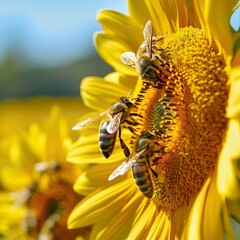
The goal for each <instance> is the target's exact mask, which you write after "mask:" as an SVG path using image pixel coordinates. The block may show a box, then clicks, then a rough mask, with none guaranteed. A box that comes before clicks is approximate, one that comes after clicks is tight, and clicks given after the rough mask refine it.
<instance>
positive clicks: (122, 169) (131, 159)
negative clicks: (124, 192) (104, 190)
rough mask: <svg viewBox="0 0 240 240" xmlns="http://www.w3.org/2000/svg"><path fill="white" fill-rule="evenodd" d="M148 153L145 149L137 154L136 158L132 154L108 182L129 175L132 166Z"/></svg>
mask: <svg viewBox="0 0 240 240" xmlns="http://www.w3.org/2000/svg"><path fill="white" fill-rule="evenodd" d="M145 151H146V148H143V149H142V150H141V151H140V152H138V153H137V154H135V156H134V157H133V154H131V155H130V156H129V157H128V158H127V160H125V161H124V162H122V164H121V165H120V166H118V167H117V168H116V169H115V170H114V171H113V172H112V174H111V175H110V176H109V177H108V181H112V180H113V179H114V178H117V177H119V176H122V175H124V174H125V173H127V172H128V171H129V170H130V169H131V168H132V166H133V165H134V163H135V162H136V161H137V160H138V159H139V157H140V156H141V155H142V154H143V153H144V152H145Z"/></svg>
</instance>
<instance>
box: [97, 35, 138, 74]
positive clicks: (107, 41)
mask: <svg viewBox="0 0 240 240" xmlns="http://www.w3.org/2000/svg"><path fill="white" fill-rule="evenodd" d="M95 44H96V48H97V50H98V53H99V54H100V56H101V57H102V58H103V59H104V60H105V61H106V62H107V63H108V64H109V65H110V66H112V67H113V68H114V69H115V70H116V71H118V72H120V73H124V74H126V75H130V76H137V72H136V70H135V69H134V68H131V67H129V66H126V65H125V64H123V63H122V62H121V60H120V56H121V54H122V53H124V52H127V51H129V50H130V49H131V48H130V46H129V45H128V44H127V43H125V42H123V41H121V39H119V40H116V37H115V36H113V35H110V34H106V33H98V34H96V36H95Z"/></svg>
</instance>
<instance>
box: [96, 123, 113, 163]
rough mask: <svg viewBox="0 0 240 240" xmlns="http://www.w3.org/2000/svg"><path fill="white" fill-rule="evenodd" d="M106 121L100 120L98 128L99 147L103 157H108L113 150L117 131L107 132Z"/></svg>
mask: <svg viewBox="0 0 240 240" xmlns="http://www.w3.org/2000/svg"><path fill="white" fill-rule="evenodd" d="M108 124H109V122H108V121H106V122H102V123H101V125H100V129H99V148H100V151H101V153H102V154H103V155H104V157H105V158H109V157H110V156H111V154H112V152H113V149H114V146H115V142H116V136H117V132H114V133H112V134H111V133H109V132H108V131H107V129H106V127H107V125H108Z"/></svg>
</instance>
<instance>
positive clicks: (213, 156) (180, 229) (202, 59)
mask: <svg viewBox="0 0 240 240" xmlns="http://www.w3.org/2000/svg"><path fill="white" fill-rule="evenodd" d="M235 5H236V2H234V1H231V2H228V3H226V2H225V1H221V2H219V3H218V4H216V3H215V2H214V1H191V2H190V3H188V4H187V3H186V2H185V1H175V0H172V1H168V2H166V1H147V0H146V1H142V2H141V3H139V2H137V1H134V0H129V1H128V6H129V15H128V16H126V15H123V14H121V13H118V12H114V11H109V10H103V11H101V12H100V13H99V15H98V20H99V22H100V23H101V24H102V26H103V29H104V32H103V33H98V34H97V35H96V47H97V50H98V52H99V54H100V55H101V56H102V58H103V59H104V60H106V61H107V62H108V63H109V64H110V65H111V66H112V67H113V68H114V69H115V70H116V72H115V73H111V74H109V75H108V76H106V77H105V78H104V79H101V78H97V77H88V78H86V79H84V80H83V82H82V84H81V94H82V97H83V99H84V101H85V103H86V105H87V106H89V107H92V108H93V109H94V110H98V111H102V112H101V113H100V114H99V115H96V116H97V117H92V118H88V119H87V120H85V121H83V122H81V123H80V124H79V125H78V126H80V127H79V128H81V136H80V138H79V140H78V141H77V142H76V143H75V144H74V145H73V148H72V149H70V151H69V154H68V159H69V161H71V162H75V163H82V164H86V163H88V164H90V166H89V168H87V169H86V171H84V172H83V173H82V174H81V175H80V177H79V178H78V180H77V181H76V183H75V186H74V189H75V190H76V191H77V192H78V193H80V194H83V195H86V198H84V199H83V200H82V201H81V202H80V203H79V204H78V205H77V206H76V207H75V209H74V210H73V211H72V213H71V215H70V217H69V227H70V228H78V227H83V226H88V225H93V226H94V227H93V231H92V233H91V239H160V238H161V239H165V238H166V239H180V238H181V239H214V238H216V233H218V234H217V238H218V239H224V234H227V235H228V236H229V237H230V238H234V232H233V230H232V227H231V223H232V222H231V221H232V220H231V217H234V219H236V220H237V221H239V220H240V208H239V199H240V187H239V174H238V171H239V168H238V167H237V166H238V165H237V162H238V160H239V157H240V154H239V149H240V146H239V137H240V131H239V106H240V105H239V103H240V101H239V93H237V92H236V91H237V89H239V88H238V87H239V81H240V75H239V70H240V61H239V58H237V54H238V52H239V51H236V50H234V49H235V48H234V46H235V45H236V44H237V41H239V40H237V39H239V36H240V35H239V32H233V31H232V29H231V27H230V24H229V19H230V16H231V13H232V10H233V9H234V6H235ZM216 6H217V12H216V10H213V9H214V8H215V7H216ZM210 15H211V18H210ZM213 15H216V16H215V17H216V18H215V17H213ZM217 19H221V21H218V20H217ZM119 59H121V60H122V62H121V61H120V60H119ZM236 71H238V73H237V72H236ZM100 84H101V86H102V88H101V89H99V88H98V86H99V85H100ZM109 90H111V91H110V92H109ZM106 94H108V95H107V96H108V97H107V98H106V97H105V96H106ZM103 96H104V99H106V100H103V101H101V103H102V104H101V106H100V104H99V99H101V98H103ZM120 96H125V97H126V96H127V99H129V101H131V103H132V105H131V107H129V106H128V105H127V104H126V101H123V99H124V98H120V100H117V99H119V97H120ZM110 100H112V102H114V101H115V102H116V103H115V104H114V105H112V107H110V108H109V106H110ZM119 105H120V106H121V107H122V108H120V109H118V108H116V106H119ZM103 109H109V110H107V111H104V110H103ZM105 115H108V116H109V120H102V123H101V124H100V130H99V132H98V130H97V129H98V127H97V126H98V125H99V123H98V122H97V121H96V119H98V118H99V116H100V117H102V116H105ZM90 122H91V123H93V125H94V126H93V127H92V128H91V129H90V128H88V127H87V125H88V124H89V123H90ZM90 131H91V136H89V135H90V134H89V133H90ZM94 131H96V132H94ZM94 133H95V134H94ZM98 138H99V146H100V150H101V152H102V153H104V151H108V150H109V149H110V148H111V152H110V154H109V156H108V159H107V160H106V159H105V158H104V157H102V156H101V155H100V154H99V150H98V146H97V145H98V142H97V139H98ZM115 144H116V146H115ZM86 146H89V148H87V147H86ZM114 147H115V148H114ZM232 148H234V149H236V150H230V149H232ZM93 149H94V150H93ZM95 149H96V151H95ZM112 149H114V150H113V151H112ZM124 155H125V156H124ZM225 169H226V170H227V172H228V173H226V172H224V170H225ZM129 170H132V171H129ZM131 172H132V173H131ZM107 179H108V180H110V181H107ZM223 179H224V181H223ZM134 182H135V183H134ZM105 212H106V214H104V213H105ZM90 213H91V214H90ZM209 219H211V221H209Z"/></svg>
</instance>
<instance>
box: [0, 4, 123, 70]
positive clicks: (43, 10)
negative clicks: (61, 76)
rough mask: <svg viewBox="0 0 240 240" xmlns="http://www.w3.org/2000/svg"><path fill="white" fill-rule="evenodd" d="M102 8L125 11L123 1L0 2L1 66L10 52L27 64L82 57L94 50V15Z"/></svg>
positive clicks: (42, 63) (53, 62)
mask: <svg viewBox="0 0 240 240" xmlns="http://www.w3.org/2000/svg"><path fill="white" fill-rule="evenodd" d="M102 8H109V9H115V10H118V11H121V12H127V7H126V2H125V1H124V0H119V1H112V0H90V1H79V0H58V1H57V0H34V1H32V0H21V1H20V0H1V2H0V36H1V38H0V63H1V62H2V61H4V58H5V56H6V54H9V52H10V53H12V54H14V55H18V56H19V58H20V60H19V63H21V62H22V63H23V62H24V63H25V64H30V65H47V66H52V65H53V66H54V65H59V64H65V63H66V62H68V61H74V60H75V59H78V58H80V57H85V56H86V55H87V54H89V51H90V52H91V51H94V47H93V43H92V38H93V33H94V32H95V31H97V30H100V29H101V28H100V25H99V24H98V23H97V21H96V14H97V12H98V11H99V9H102ZM22 58H23V59H24V61H22ZM25 64H23V65H25Z"/></svg>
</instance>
